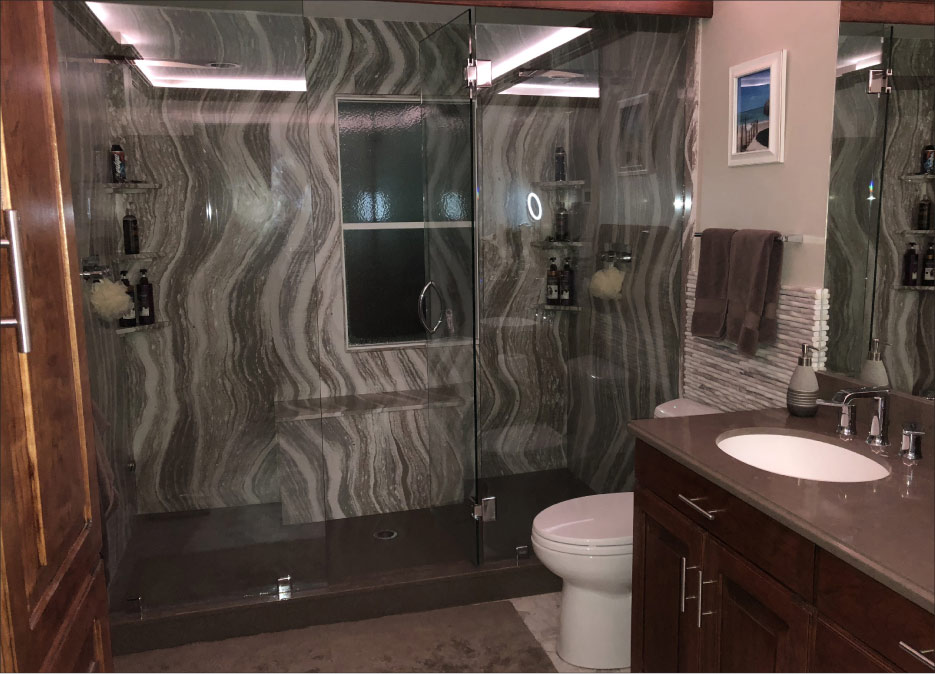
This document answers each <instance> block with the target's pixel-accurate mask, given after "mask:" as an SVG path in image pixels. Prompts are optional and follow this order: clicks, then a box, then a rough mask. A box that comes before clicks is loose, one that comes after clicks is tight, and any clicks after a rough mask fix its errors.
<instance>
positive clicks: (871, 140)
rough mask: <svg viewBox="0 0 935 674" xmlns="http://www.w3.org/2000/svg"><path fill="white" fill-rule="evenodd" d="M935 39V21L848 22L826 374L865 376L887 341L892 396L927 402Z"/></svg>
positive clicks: (838, 97) (836, 154) (933, 334)
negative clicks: (921, 398) (867, 366)
mask: <svg viewBox="0 0 935 674" xmlns="http://www.w3.org/2000/svg"><path fill="white" fill-rule="evenodd" d="M933 38H935V29H933V26H931V25H928V26H926V25H901V24H882V23H851V22H847V23H844V22H842V24H841V30H840V35H839V38H838V61H837V80H836V87H835V101H834V132H833V136H832V158H831V185H830V195H829V203H828V240H827V252H826V259H825V285H826V286H827V287H828V288H829V289H830V291H831V312H830V330H829V342H828V369H829V370H832V371H835V372H840V373H843V374H847V375H850V376H856V377H861V370H862V369H864V368H865V361H866V360H867V358H868V355H869V354H870V352H871V351H872V350H873V347H874V343H875V340H879V345H880V350H881V351H882V360H883V363H884V366H885V368H886V374H887V376H888V378H889V382H890V385H891V386H892V387H893V389H894V390H898V391H904V392H907V393H912V394H914V395H920V396H924V397H932V396H935V212H933V210H935V209H933V207H932V204H933V203H935V167H932V166H931V163H932V162H935V156H932V155H933V154H935V150H931V146H932V144H933V143H935V41H933ZM926 161H928V162H929V164H928V166H926V165H925V162H926ZM877 369H878V368H877ZM864 375H865V376H864V378H865V379H870V378H871V377H869V376H868V375H867V370H866V369H864Z"/></svg>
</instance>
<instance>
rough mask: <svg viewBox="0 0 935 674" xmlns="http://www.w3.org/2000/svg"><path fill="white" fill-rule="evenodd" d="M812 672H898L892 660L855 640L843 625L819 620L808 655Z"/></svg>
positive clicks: (809, 668) (809, 669)
mask: <svg viewBox="0 0 935 674" xmlns="http://www.w3.org/2000/svg"><path fill="white" fill-rule="evenodd" d="M808 671H810V672H898V671H899V670H898V669H896V668H895V667H894V666H893V664H892V663H890V662H887V661H886V660H884V659H883V658H881V657H880V656H879V655H877V654H876V653H875V652H873V651H871V650H870V649H869V648H867V647H866V646H864V645H863V644H862V643H860V642H859V641H856V640H855V639H854V638H853V637H851V635H849V634H847V633H846V632H844V631H843V630H842V629H841V628H840V627H837V626H836V625H833V624H831V623H829V622H827V621H826V620H824V619H823V618H819V619H818V624H817V626H816V628H815V640H814V642H813V643H812V653H811V655H810V656H809V662H808Z"/></svg>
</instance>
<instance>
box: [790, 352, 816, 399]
mask: <svg viewBox="0 0 935 674" xmlns="http://www.w3.org/2000/svg"><path fill="white" fill-rule="evenodd" d="M814 350H815V349H814V348H813V347H811V346H809V345H808V344H803V345H802V355H801V356H799V364H798V365H797V366H796V368H795V370H793V371H792V379H790V380H789V388H788V390H787V391H786V409H788V410H789V414H791V415H792V416H795V417H813V416H815V414H816V413H817V412H818V377H816V376H815V370H813V369H812V352H813V351H814Z"/></svg>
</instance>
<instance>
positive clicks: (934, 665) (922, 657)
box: [899, 641, 935, 669]
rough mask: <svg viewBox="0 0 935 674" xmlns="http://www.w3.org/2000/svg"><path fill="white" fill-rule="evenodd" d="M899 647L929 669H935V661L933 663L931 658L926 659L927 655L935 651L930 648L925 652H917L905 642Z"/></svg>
mask: <svg viewBox="0 0 935 674" xmlns="http://www.w3.org/2000/svg"><path fill="white" fill-rule="evenodd" d="M899 647H900V648H901V649H903V650H904V651H906V652H907V653H908V654H909V655H911V656H912V657H914V658H915V659H916V660H918V661H919V662H921V663H922V664H923V665H925V666H926V667H928V668H929V669H935V661H933V660H932V659H931V658H929V657H926V655H927V654H930V653H933V652H935V649H932V648H929V649H927V650H924V651H917V650H916V649H914V648H913V647H912V646H910V645H909V644H907V643H906V642H905V641H900V642H899Z"/></svg>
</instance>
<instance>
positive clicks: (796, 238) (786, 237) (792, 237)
mask: <svg viewBox="0 0 935 674" xmlns="http://www.w3.org/2000/svg"><path fill="white" fill-rule="evenodd" d="M695 236H696V237H697V236H701V232H695ZM779 240H780V241H782V242H783V243H802V242H803V241H804V240H805V239H804V237H803V235H801V234H780V235H779Z"/></svg>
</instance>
